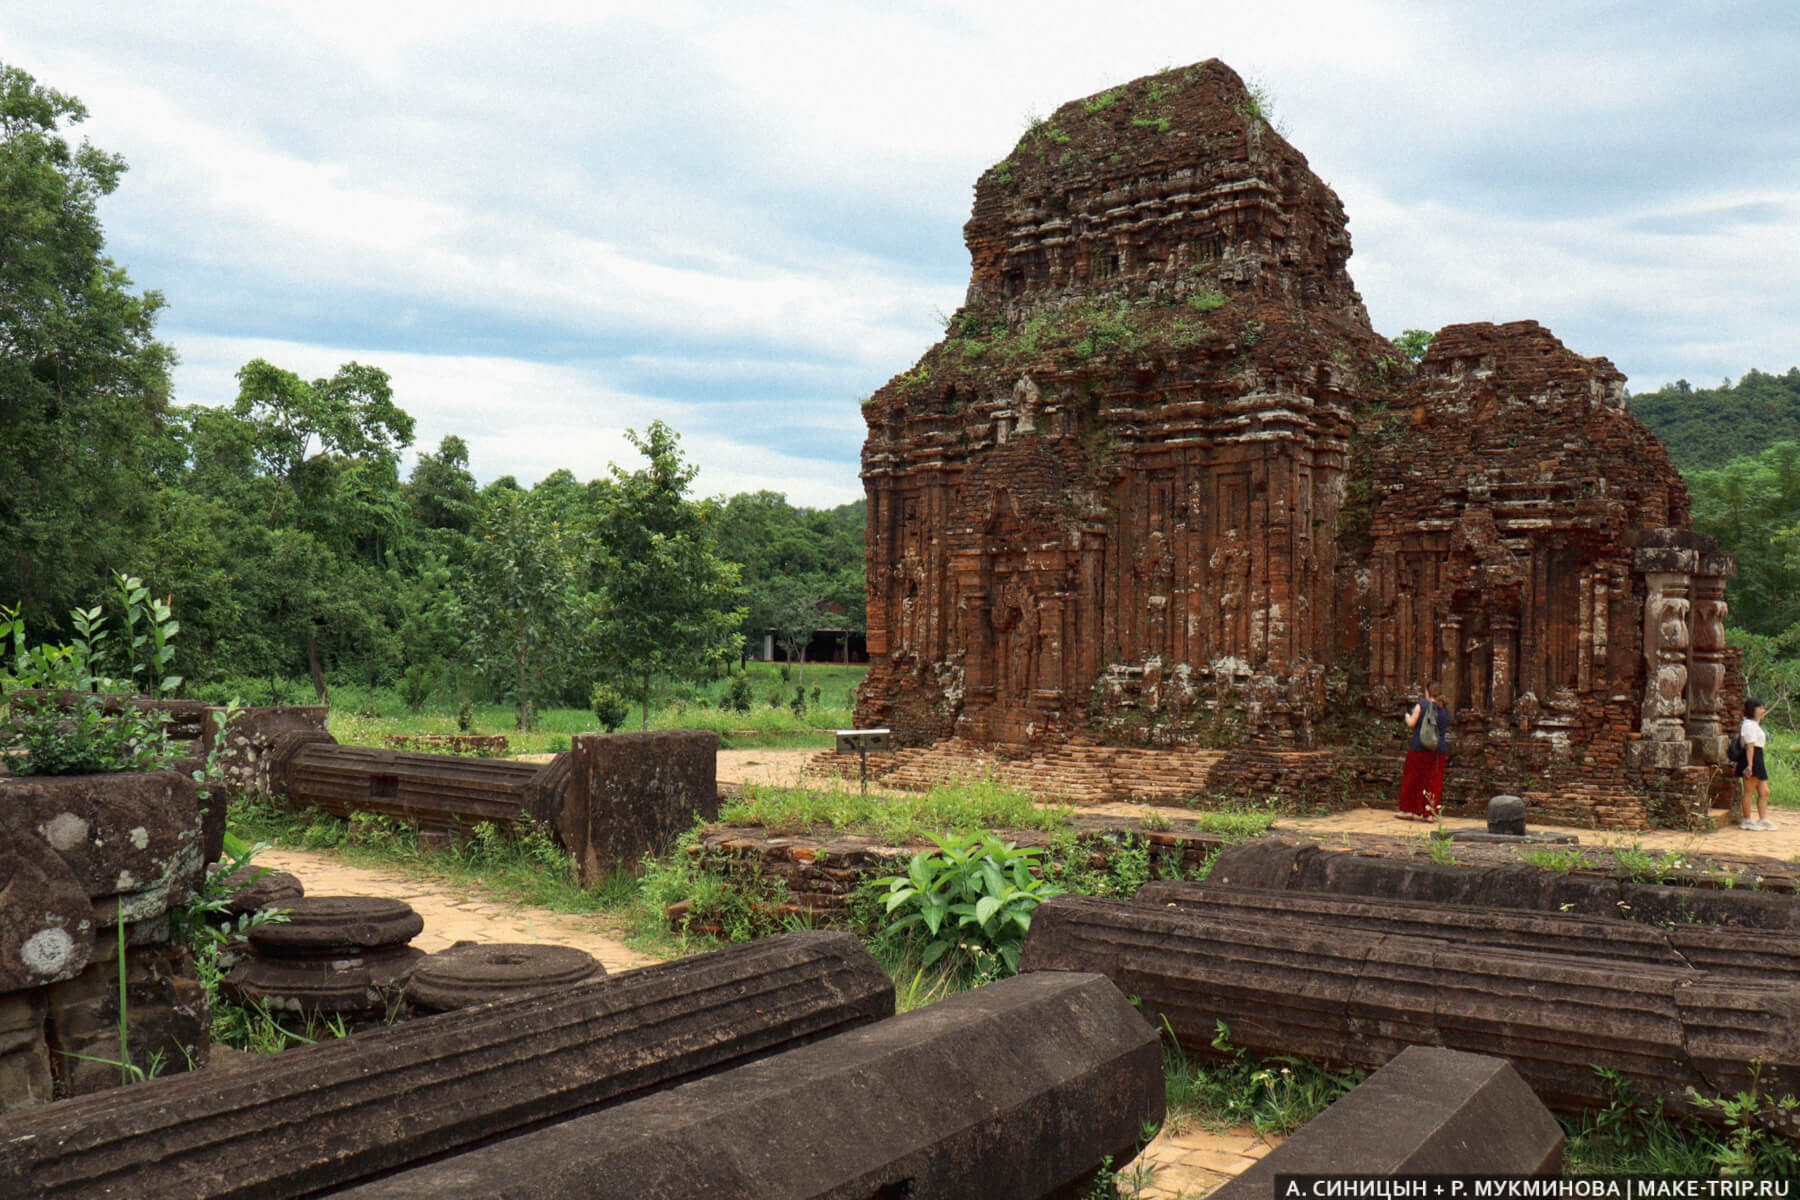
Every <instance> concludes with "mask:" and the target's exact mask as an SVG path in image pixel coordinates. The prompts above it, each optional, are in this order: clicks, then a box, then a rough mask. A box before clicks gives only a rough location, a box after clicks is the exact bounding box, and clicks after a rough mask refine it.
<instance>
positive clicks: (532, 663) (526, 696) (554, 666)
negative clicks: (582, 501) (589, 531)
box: [468, 490, 592, 730]
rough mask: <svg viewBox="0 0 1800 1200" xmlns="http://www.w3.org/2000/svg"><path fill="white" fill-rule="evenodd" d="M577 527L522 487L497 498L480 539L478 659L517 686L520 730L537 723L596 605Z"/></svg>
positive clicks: (475, 599) (498, 679) (475, 600)
mask: <svg viewBox="0 0 1800 1200" xmlns="http://www.w3.org/2000/svg"><path fill="white" fill-rule="evenodd" d="M571 534H572V531H571V530H569V529H568V528H566V527H564V526H563V525H562V524H561V523H560V522H558V521H557V520H555V519H554V517H553V516H552V513H551V510H550V506H549V504H548V503H547V502H546V501H545V500H544V499H543V498H541V497H537V496H533V495H531V494H530V493H528V492H523V491H516V490H515V491H503V492H500V493H497V494H496V495H495V496H494V497H493V499H492V501H491V504H490V507H489V509H488V514H487V518H486V519H485V520H484V521H483V522H482V524H481V528H480V531H479V533H478V534H477V536H476V539H475V543H474V553H473V555H472V557H471V559H470V562H469V588H470V595H469V601H468V608H469V611H470V613H471V614H472V615H473V625H474V638H473V644H474V648H475V658H476V660H477V661H478V662H479V663H480V664H481V665H482V666H483V667H484V668H486V670H487V672H488V674H489V676H490V677H491V678H492V679H493V680H494V681H495V683H497V684H499V685H501V686H503V687H510V689H511V691H512V693H513V697H514V700H515V702H516V703H517V705H518V709H519V728H520V729H526V730H529V729H532V728H535V726H536V724H537V714H536V708H537V703H538V701H539V699H540V698H541V697H542V696H543V695H544V694H545V693H546V692H548V691H550V690H551V689H553V688H555V687H557V686H559V685H560V684H561V683H562V681H563V680H562V677H563V676H565V675H567V674H568V673H569V672H570V670H571V665H572V663H571V660H572V657H573V651H574V649H575V646H576V634H577V633H578V631H579V630H580V629H581V627H582V619H583V618H584V617H585V616H587V615H588V614H589V613H590V612H591V609H592V606H591V602H590V601H589V599H588V598H587V597H586V595H585V594H584V593H583V591H582V589H581V583H582V579H581V576H582V559H581V556H580V554H579V552H578V547H577V545H576V542H575V539H574V538H573V537H572V536H571Z"/></svg>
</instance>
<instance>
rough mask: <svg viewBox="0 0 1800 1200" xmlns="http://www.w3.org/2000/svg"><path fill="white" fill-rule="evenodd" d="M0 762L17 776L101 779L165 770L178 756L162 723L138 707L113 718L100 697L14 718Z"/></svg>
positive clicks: (39, 708) (38, 709)
mask: <svg viewBox="0 0 1800 1200" xmlns="http://www.w3.org/2000/svg"><path fill="white" fill-rule="evenodd" d="M7 743H8V746H7V749H6V751H5V753H4V754H0V758H3V759H5V761H6V765H7V767H8V769H10V770H11V771H12V773H13V774H15V775H97V774H103V773H108V772H114V771H160V770H162V769H164V768H165V767H167V766H168V765H169V764H170V763H172V762H174V761H175V758H176V753H175V749H174V747H173V746H172V745H171V744H170V742H169V738H168V735H167V734H166V733H164V732H163V727H162V719H161V717H159V716H156V715H153V714H150V713H141V712H138V711H137V710H136V709H127V710H126V711H124V712H121V713H116V714H112V715H108V714H107V713H106V712H105V711H104V710H103V709H102V707H101V701H100V699H99V697H97V696H84V697H82V698H81V699H79V700H78V701H76V703H75V707H74V708H73V709H63V708H58V707H55V706H53V705H49V704H39V705H36V706H34V707H32V708H29V709H26V710H25V711H23V712H20V711H17V710H15V711H14V712H13V714H12V728H11V729H10V730H9V731H8V733H7Z"/></svg>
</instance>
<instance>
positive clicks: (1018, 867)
mask: <svg viewBox="0 0 1800 1200" xmlns="http://www.w3.org/2000/svg"><path fill="white" fill-rule="evenodd" d="M932 840H933V841H934V842H936V843H937V849H936V850H921V851H919V852H918V853H917V854H914V855H913V856H912V858H911V859H910V860H909V861H908V862H907V864H906V872H905V874H902V875H889V876H887V877H885V878H883V879H879V880H877V881H876V886H877V887H878V888H880V887H886V888H887V893H886V895H885V896H883V897H882V901H883V904H884V906H885V909H886V911H887V913H888V914H889V915H890V917H892V918H893V920H891V921H890V922H889V923H888V925H887V926H886V927H885V929H884V930H883V931H882V932H883V936H886V937H894V938H900V937H907V938H911V937H916V936H918V931H919V930H921V929H922V930H923V931H924V937H925V944H924V946H923V947H922V948H921V950H920V961H921V963H922V964H923V965H925V966H927V967H929V966H932V965H934V964H936V963H937V962H938V961H939V960H941V959H943V958H945V957H946V956H947V955H952V956H954V957H955V958H958V959H961V960H963V961H964V962H965V963H966V964H967V965H968V966H970V967H971V968H973V969H974V971H975V973H976V974H977V975H981V974H1012V973H1014V972H1016V971H1017V970H1018V969H1019V952H1020V949H1021V948H1022V945H1023V942H1024V938H1025V934H1026V932H1027V931H1029V930H1030V928H1031V914H1032V912H1033V911H1035V910H1036V908H1037V906H1038V905H1039V904H1040V903H1041V902H1043V901H1044V900H1047V899H1049V898H1050V897H1051V896H1054V895H1057V894H1058V893H1060V892H1061V891H1062V890H1063V889H1062V888H1060V887H1058V886H1056V885H1055V884H1053V883H1051V882H1049V881H1048V880H1045V879H1043V878H1041V877H1040V872H1041V869H1042V866H1043V851H1042V850H1040V849H1037V848H1035V847H1033V848H1025V849H1021V848H1019V847H1018V846H1017V845H1015V844H1013V843H1011V842H1005V841H1002V840H1001V839H1000V838H998V837H996V836H994V835H993V834H991V833H980V834H966V835H963V836H959V837H945V836H939V835H936V834H933V835H932Z"/></svg>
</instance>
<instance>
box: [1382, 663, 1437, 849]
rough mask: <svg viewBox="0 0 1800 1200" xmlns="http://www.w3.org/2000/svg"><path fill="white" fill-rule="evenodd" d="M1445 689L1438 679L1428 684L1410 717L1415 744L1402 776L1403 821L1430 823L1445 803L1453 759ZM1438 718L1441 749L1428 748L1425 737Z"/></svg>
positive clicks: (1413, 742)
mask: <svg viewBox="0 0 1800 1200" xmlns="http://www.w3.org/2000/svg"><path fill="white" fill-rule="evenodd" d="M1441 690H1442V689H1441V688H1440V687H1439V685H1438V682H1437V681H1436V680H1435V679H1434V680H1432V681H1431V682H1430V683H1428V684H1426V685H1425V696H1424V698H1423V699H1422V700H1420V701H1419V702H1418V703H1417V704H1415V705H1413V706H1412V711H1411V712H1409V713H1407V714H1406V727H1407V728H1408V729H1410V730H1412V741H1411V743H1410V744H1409V745H1408V746H1407V748H1406V773H1405V774H1404V775H1402V776H1401V777H1400V811H1399V812H1397V813H1395V814H1394V815H1395V816H1396V817H1398V818H1400V819H1401V820H1402V821H1430V820H1433V819H1434V818H1436V816H1437V815H1438V809H1439V808H1441V807H1442V806H1443V803H1444V763H1445V762H1446V761H1448V759H1449V757H1450V710H1449V709H1448V708H1446V707H1444V705H1443V704H1442V703H1441V702H1440V700H1439V698H1438V697H1439V694H1440V692H1441ZM1428 713H1429V714H1430V715H1432V716H1434V717H1435V718H1436V720H1435V726H1436V732H1437V746H1436V747H1435V748H1432V747H1428V746H1427V745H1426V744H1425V742H1427V741H1429V740H1430V738H1429V737H1427V736H1425V735H1426V732H1427V730H1428V728H1430V727H1431V726H1432V725H1433V724H1434V722H1432V721H1427V720H1426V719H1425V718H1426V716H1427V714H1428Z"/></svg>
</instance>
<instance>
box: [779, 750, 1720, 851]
mask: <svg viewBox="0 0 1800 1200" xmlns="http://www.w3.org/2000/svg"><path fill="white" fill-rule="evenodd" d="M1404 757H1405V755H1404V751H1403V750H1401V749H1399V748H1398V747H1397V746H1396V747H1394V748H1389V749H1378V750H1358V749H1352V748H1344V747H1339V748H1328V749H1322V750H1286V749H1279V748H1275V747H1267V746H1261V745H1249V746H1242V747H1237V748H1233V749H1230V750H1209V749H1200V748H1196V747H1178V748H1172V749H1156V750H1152V749H1138V748H1132V747H1120V746H1100V745H1089V744H1082V743H1075V742H1071V743H1067V744H1064V745H1061V746H1056V747H1025V746H983V745H977V744H975V743H973V742H967V741H963V740H961V739H956V738H952V739H950V740H948V741H942V742H937V743H934V744H932V745H929V746H919V747H910V748H907V749H902V750H897V751H894V752H892V753H889V754H873V755H870V756H869V777H870V778H871V780H875V781H878V782H879V783H880V784H881V786H883V787H888V788H899V789H903V790H909V791H925V790H928V789H930V788H932V787H936V786H939V785H942V784H947V783H953V782H957V781H963V780H969V779H991V780H993V781H994V782H995V783H997V784H1000V785H1001V786H1003V787H1010V788H1016V789H1018V790H1020V791H1024V792H1027V793H1029V794H1031V795H1032V796H1035V797H1037V798H1039V799H1042V800H1056V801H1061V802H1063V803H1066V804H1073V805H1078V806H1079V805H1096V804H1116V803H1140V804H1162V805H1186V806H1190V807H1195V808H1209V807H1212V806H1213V805H1215V804H1217V803H1218V802H1220V801H1230V800H1238V801H1258V800H1263V799H1270V800H1273V801H1275V802H1276V806H1277V807H1281V808H1292V809H1294V810H1296V811H1299V812H1334V811H1338V810H1341V809H1347V808H1356V807H1359V806H1361V805H1373V806H1376V807H1382V806H1388V805H1392V804H1394V802H1395V800H1396V799H1397V797H1398V793H1399V783H1400V770H1401V765H1402V762H1403V761H1404ZM812 769H813V770H814V771H816V772H819V773H823V774H835V775H841V776H843V777H845V778H847V779H854V778H856V773H857V771H858V769H859V767H858V765H857V762H856V760H855V759H854V758H850V757H847V756H840V755H836V754H830V753H826V754H820V755H819V756H818V757H817V758H816V759H814V760H813V764H812ZM1729 784H1730V780H1728V779H1726V778H1725V776H1724V774H1723V772H1721V771H1720V770H1718V769H1717V768H1714V767H1710V766H1696V767H1688V768H1685V769H1681V770H1657V771H1640V770H1636V769H1634V768H1632V767H1629V766H1626V765H1624V764H1615V763H1605V764H1595V763H1591V762H1587V761H1575V762H1557V763H1547V764H1541V765H1540V764H1534V763H1529V762H1527V763H1520V764H1518V765H1516V766H1508V765H1505V764H1497V763H1496V762H1494V761H1493V759H1492V756H1480V757H1477V756H1474V755H1471V756H1468V757H1467V758H1465V759H1464V760H1463V761H1461V762H1459V761H1458V756H1457V755H1455V754H1453V755H1452V756H1451V761H1450V767H1449V770H1448V771H1447V772H1446V775H1445V787H1444V791H1445V797H1444V806H1445V809H1446V810H1447V811H1449V812H1453V813H1460V814H1464V815H1474V816H1479V815H1480V814H1482V813H1483V812H1485V811H1486V808H1487V802H1488V800H1489V798H1491V797H1493V796H1495V795H1499V794H1501V793H1510V794H1513V795H1518V796H1523V797H1524V798H1525V802H1526V818H1527V820H1529V821H1531V822H1534V823H1536V822H1548V823H1553V824H1559V825H1573V826H1576V827H1580V828H1588V829H1612V830H1625V831H1635V830H1644V829H1655V828H1691V827H1698V826H1701V825H1703V824H1707V823H1708V822H1709V820H1710V815H1711V811H1712V809H1714V808H1724V807H1727V805H1728V801H1727V799H1726V793H1727V791H1728V790H1729Z"/></svg>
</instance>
